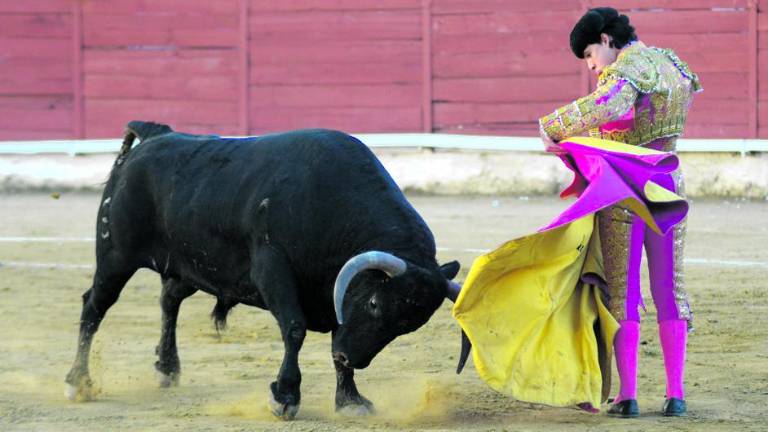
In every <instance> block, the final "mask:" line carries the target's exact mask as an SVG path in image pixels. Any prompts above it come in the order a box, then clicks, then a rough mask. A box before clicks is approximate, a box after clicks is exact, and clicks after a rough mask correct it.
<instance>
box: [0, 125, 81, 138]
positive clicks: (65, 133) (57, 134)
mask: <svg viewBox="0 0 768 432" xmlns="http://www.w3.org/2000/svg"><path fill="white" fill-rule="evenodd" d="M70 138H75V136H74V135H73V134H72V130H71V129H69V128H67V129H60V130H39V129H36V128H35V129H31V130H20V129H18V128H15V127H14V128H11V129H8V130H3V129H0V141H17V140H18V141H27V140H28V141H39V140H52V139H70Z"/></svg>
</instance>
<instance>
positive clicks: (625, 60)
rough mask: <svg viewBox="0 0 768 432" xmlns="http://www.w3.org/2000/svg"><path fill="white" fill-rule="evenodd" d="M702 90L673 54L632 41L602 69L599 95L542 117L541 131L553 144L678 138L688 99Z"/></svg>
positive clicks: (687, 68) (650, 140) (688, 105)
mask: <svg viewBox="0 0 768 432" xmlns="http://www.w3.org/2000/svg"><path fill="white" fill-rule="evenodd" d="M700 90H701V84H700V83H699V78H698V77H697V76H696V74H694V73H693V72H691V70H690V68H689V67H688V65H687V64H686V63H685V62H683V61H682V60H680V58H678V57H677V55H675V53H674V52H672V50H669V49H661V48H653V47H646V46H645V45H643V44H642V43H640V42H636V43H635V44H633V45H630V46H629V47H627V48H625V49H624V50H623V51H622V52H621V53H620V54H619V56H618V57H617V59H616V61H615V62H613V63H612V64H611V65H610V66H608V67H606V68H605V69H604V70H603V72H602V73H601V74H600V77H599V78H598V87H597V90H595V91H594V92H593V93H592V94H590V95H588V96H585V97H583V98H581V99H578V100H576V101H575V102H572V103H570V104H568V105H565V106H563V107H561V108H558V109H557V110H556V111H555V112H553V113H552V114H549V115H547V116H545V117H542V118H541V119H539V126H540V128H541V129H542V131H543V133H545V134H546V135H547V136H548V137H550V138H552V139H553V140H555V141H560V140H562V139H565V138H568V137H570V136H576V135H579V134H582V133H583V132H585V131H589V135H590V136H592V137H595V138H603V139H609V140H613V141H619V142H623V143H626V144H632V145H644V144H648V143H650V142H652V141H655V140H657V139H659V138H665V137H676V136H679V135H680V134H682V132H683V127H684V125H685V119H686V116H687V114H688V108H689V107H690V104H691V101H692V99H693V96H692V95H693V93H694V92H698V91H700ZM666 150H673V149H666Z"/></svg>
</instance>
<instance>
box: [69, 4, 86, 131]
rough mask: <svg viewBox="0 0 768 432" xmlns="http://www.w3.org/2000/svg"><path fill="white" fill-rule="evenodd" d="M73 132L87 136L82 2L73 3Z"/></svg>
mask: <svg viewBox="0 0 768 432" xmlns="http://www.w3.org/2000/svg"><path fill="white" fill-rule="evenodd" d="M70 40H71V41H72V42H71V43H72V99H73V105H74V106H73V116H72V133H73V134H74V135H75V136H76V137H77V138H83V137H85V126H84V118H83V117H84V114H83V9H82V4H81V3H80V2H74V3H72V34H71V36H70Z"/></svg>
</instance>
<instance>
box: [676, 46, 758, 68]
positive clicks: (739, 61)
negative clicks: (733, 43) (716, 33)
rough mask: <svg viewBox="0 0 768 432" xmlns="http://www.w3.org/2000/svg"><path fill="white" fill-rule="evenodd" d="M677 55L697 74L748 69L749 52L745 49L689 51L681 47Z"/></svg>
mask: <svg viewBox="0 0 768 432" xmlns="http://www.w3.org/2000/svg"><path fill="white" fill-rule="evenodd" d="M676 53H677V55H678V56H679V57H680V58H681V59H683V61H685V62H687V63H688V65H689V66H690V67H691V70H693V71H694V72H696V73H698V74H703V73H707V72H712V73H719V72H745V71H747V70H749V54H748V53H747V51H746V50H745V49H731V50H729V51H725V52H724V51H720V52H715V51H707V50H701V51H689V50H687V49H681V50H677V51H676Z"/></svg>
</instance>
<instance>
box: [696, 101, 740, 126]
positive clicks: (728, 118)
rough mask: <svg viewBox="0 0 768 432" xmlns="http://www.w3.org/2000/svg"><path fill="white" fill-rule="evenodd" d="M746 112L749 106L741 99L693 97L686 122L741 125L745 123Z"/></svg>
mask: <svg viewBox="0 0 768 432" xmlns="http://www.w3.org/2000/svg"><path fill="white" fill-rule="evenodd" d="M697 96H698V95H697ZM748 113H749V106H748V105H747V104H746V103H744V101H743V100H741V99H703V98H699V97H695V99H694V102H693V105H692V107H691V110H690V112H689V115H688V122H690V123H702V124H703V123H712V124H729V125H734V124H735V125H742V126H743V125H746V123H747V122H746V119H747V116H748Z"/></svg>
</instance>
